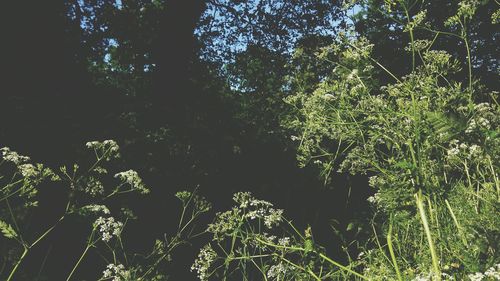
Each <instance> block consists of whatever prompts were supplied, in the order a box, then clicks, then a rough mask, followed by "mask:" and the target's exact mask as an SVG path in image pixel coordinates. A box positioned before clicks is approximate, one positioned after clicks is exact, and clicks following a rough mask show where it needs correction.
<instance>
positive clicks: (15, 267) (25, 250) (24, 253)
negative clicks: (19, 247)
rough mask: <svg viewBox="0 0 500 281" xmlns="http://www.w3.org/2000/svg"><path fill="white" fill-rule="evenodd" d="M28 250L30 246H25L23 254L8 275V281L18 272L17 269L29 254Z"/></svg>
mask: <svg viewBox="0 0 500 281" xmlns="http://www.w3.org/2000/svg"><path fill="white" fill-rule="evenodd" d="M28 250H29V248H28V247H24V251H23V254H22V255H21V257H20V258H19V260H18V261H17V262H16V265H15V266H14V268H12V271H11V272H10V274H9V277H7V280H6V281H10V280H12V277H13V276H14V273H16V271H17V269H18V268H19V265H20V264H21V262H22V261H23V259H24V257H26V254H28Z"/></svg>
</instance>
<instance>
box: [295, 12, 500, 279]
mask: <svg viewBox="0 0 500 281" xmlns="http://www.w3.org/2000/svg"><path fill="white" fill-rule="evenodd" d="M388 3H390V5H391V7H392V6H396V7H398V8H400V7H401V8H400V9H402V10H404V9H406V6H408V5H409V4H408V3H406V2H388ZM405 5H406V6H405ZM412 5H413V4H412ZM477 5H479V3H476V2H470V3H469V2H462V3H461V4H459V8H458V11H457V14H456V15H453V16H452V17H450V18H449V20H448V22H449V24H450V25H455V24H459V25H460V26H461V28H459V29H458V30H452V31H449V32H450V33H452V32H457V33H458V34H457V35H455V36H457V37H459V38H461V39H462V40H464V42H465V44H464V46H465V48H466V49H467V53H469V54H470V49H469V47H468V46H469V44H470V42H468V38H467V35H466V28H467V22H468V21H469V20H470V19H471V18H472V17H473V16H474V13H475V9H476V7H477ZM388 13H391V11H389V12H388ZM424 17H425V14H424V12H422V13H418V14H417V15H416V16H415V17H413V18H408V21H407V24H406V25H405V32H407V33H410V37H411V41H410V43H409V46H408V47H407V48H406V49H407V50H408V52H409V53H410V56H413V57H414V60H413V65H410V67H409V69H410V72H409V73H408V74H406V75H403V76H398V75H397V74H394V73H393V72H391V71H390V70H389V69H388V68H386V67H385V66H384V65H383V64H382V63H380V62H379V61H377V60H376V59H374V58H373V57H372V49H373V46H374V45H373V44H370V43H369V41H368V40H367V39H365V38H364V37H353V36H347V35H346V36H344V37H342V38H341V39H339V40H337V41H338V42H336V43H334V44H333V45H331V46H330V47H328V48H324V49H323V51H322V52H320V53H318V60H328V61H331V62H332V64H334V69H333V71H332V73H331V74H330V75H328V76H327V77H326V78H325V79H324V80H323V81H321V82H320V83H318V85H317V86H316V89H315V90H314V92H313V93H311V94H310V93H307V92H301V91H298V92H297V93H296V94H295V95H292V96H290V97H288V98H287V102H288V103H290V104H291V105H292V106H293V107H294V108H295V109H296V114H295V115H293V116H292V118H290V119H289V120H288V122H287V126H289V127H290V128H292V129H294V130H295V131H296V137H294V138H295V139H296V140H297V142H298V143H299V146H298V149H299V161H300V162H301V163H302V164H303V165H305V164H309V163H314V164H317V165H318V166H320V167H321V168H322V170H323V171H324V172H323V174H324V175H329V174H330V173H331V172H332V170H333V169H338V171H339V172H349V173H352V174H366V175H368V176H370V180H369V182H370V185H371V186H372V187H373V188H374V190H375V194H374V196H373V197H370V198H369V199H368V200H369V201H370V202H371V203H372V204H373V208H374V210H375V213H376V214H377V216H376V219H375V220H374V230H375V229H378V230H377V231H378V232H379V233H380V232H382V233H385V234H383V236H386V237H387V240H388V244H387V245H381V244H380V243H379V240H385V239H381V237H378V235H377V231H375V233H374V235H375V236H374V238H373V243H368V244H367V246H366V247H367V251H366V252H364V253H365V254H364V255H363V257H362V258H361V259H360V260H359V261H360V262H361V263H363V264H364V265H365V269H364V272H365V274H366V275H367V276H369V277H371V278H376V277H377V276H386V277H389V276H393V277H392V278H397V279H400V280H401V278H402V279H404V280H408V279H410V278H424V277H423V276H431V277H427V278H432V279H441V278H443V279H446V278H458V279H462V278H465V276H466V275H467V274H473V273H474V272H478V271H481V270H486V269H488V268H489V267H491V266H495V264H498V262H499V255H498V249H497V247H498V245H497V244H498V243H497V241H498V234H499V233H500V232H499V231H500V225H499V224H498V220H496V219H495V215H494V214H495V213H496V211H495V210H497V209H498V204H499V198H500V197H499V195H500V193H499V189H498V188H499V182H498V175H497V171H498V157H499V151H498V144H499V139H498V125H499V119H498V116H499V108H498V104H497V100H498V92H495V91H488V90H486V89H485V88H484V87H481V86H480V85H479V83H477V81H475V80H474V79H473V74H472V72H471V68H470V67H469V72H466V77H468V78H466V79H458V80H455V79H454V75H455V73H456V72H457V71H459V70H460V64H459V63H458V61H457V60H455V58H453V57H452V56H451V55H450V54H448V53H447V52H445V51H442V50H436V49H434V48H433V43H434V42H433V41H425V40H424V41H422V40H418V39H417V38H413V34H412V30H414V29H416V28H418V27H420V26H422V25H423V27H425V28H426V29H428V30H430V31H431V32H432V31H433V30H432V28H431V27H428V26H427V25H424V23H423V18H424ZM438 36H442V35H440V34H439V33H437V35H436V37H438ZM444 36H446V35H444ZM332 57H333V58H334V59H332ZM470 63H471V62H470V60H469V66H470ZM380 75H384V76H387V79H390V80H392V82H390V83H387V84H385V83H383V82H381V81H379V79H378V77H380ZM464 84H465V85H464ZM417 206H418V208H417ZM457 213H460V215H458V216H457ZM481 218H482V219H481ZM488 218H489V219H488ZM483 219H484V220H486V221H487V222H485V221H483V222H482V223H477V224H476V222H478V221H481V220H483ZM388 228H389V229H392V235H390V234H391V233H390V231H389V234H388V233H387V229H388ZM457 230H458V231H457ZM479 233H481V234H479ZM486 233H488V234H486ZM391 240H392V241H391ZM426 240H427V242H428V243H425V242H424V241H426ZM391 244H395V245H396V250H393V249H390V248H392V246H389V245H391ZM373 246H376V247H378V249H377V248H375V249H372V247H373ZM387 247H390V248H389V249H387ZM387 251H390V252H391V258H389V257H388V252H387ZM393 251H395V252H396V254H395V255H394V252H393ZM429 268H430V273H429ZM400 271H401V273H400ZM429 274H430V275H429ZM453 280H454V279H453Z"/></svg>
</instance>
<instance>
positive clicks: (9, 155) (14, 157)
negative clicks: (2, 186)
mask: <svg viewBox="0 0 500 281" xmlns="http://www.w3.org/2000/svg"><path fill="white" fill-rule="evenodd" d="M0 151H2V158H3V160H5V161H7V162H12V163H14V164H15V165H20V164H23V163H26V162H28V161H29V160H30V158H29V157H28V156H23V155H20V154H19V153H17V152H15V151H12V150H10V148H8V147H2V148H0Z"/></svg>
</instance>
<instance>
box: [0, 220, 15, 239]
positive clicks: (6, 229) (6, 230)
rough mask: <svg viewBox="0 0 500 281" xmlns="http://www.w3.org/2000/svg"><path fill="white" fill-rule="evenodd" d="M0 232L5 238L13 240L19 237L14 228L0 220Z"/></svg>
mask: <svg viewBox="0 0 500 281" xmlns="http://www.w3.org/2000/svg"><path fill="white" fill-rule="evenodd" d="M0 231H1V232H2V234H3V236H5V237H6V238H10V239H13V238H15V237H17V233H16V231H15V230H14V229H13V228H12V226H11V225H10V224H8V223H6V222H4V221H1V220H0Z"/></svg>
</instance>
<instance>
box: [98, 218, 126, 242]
mask: <svg viewBox="0 0 500 281" xmlns="http://www.w3.org/2000/svg"><path fill="white" fill-rule="evenodd" d="M94 227H95V228H97V229H99V233H100V235H101V239H102V241H104V242H109V241H110V240H111V239H112V238H113V237H118V236H120V233H121V231H122V228H123V223H121V222H119V221H115V218H113V217H109V218H103V217H99V218H98V219H97V220H96V221H95V222H94Z"/></svg>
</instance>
